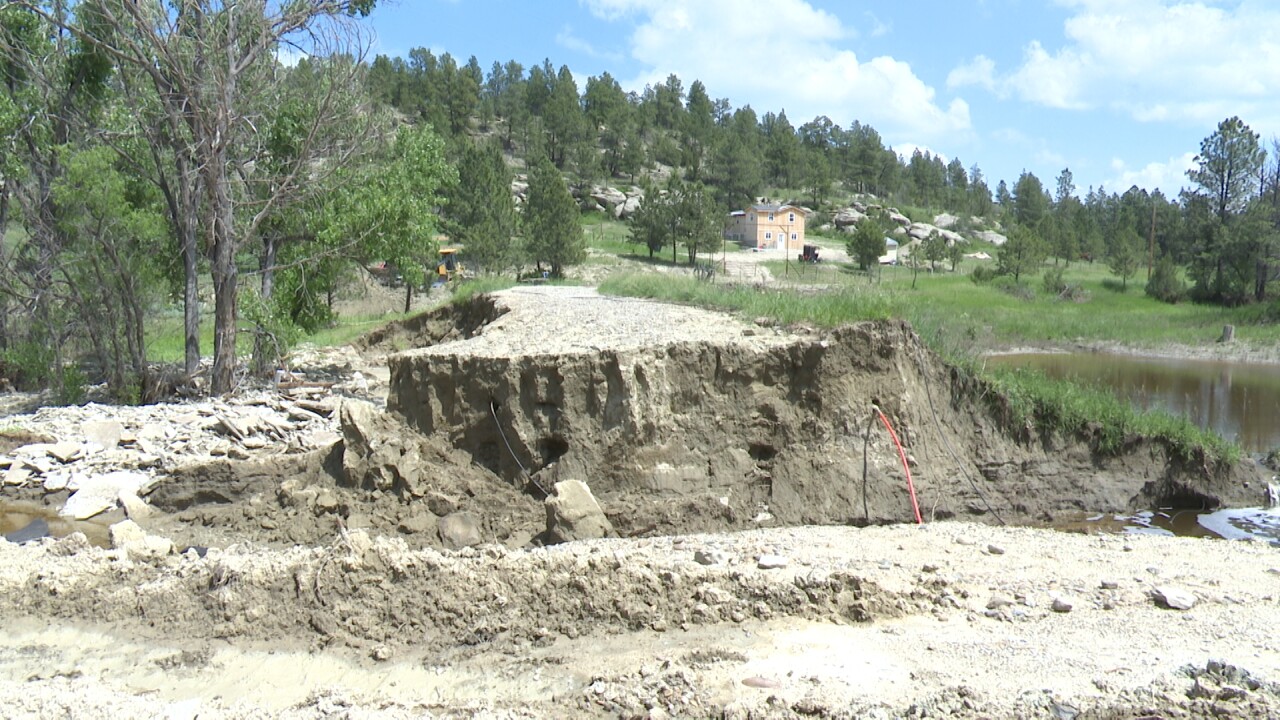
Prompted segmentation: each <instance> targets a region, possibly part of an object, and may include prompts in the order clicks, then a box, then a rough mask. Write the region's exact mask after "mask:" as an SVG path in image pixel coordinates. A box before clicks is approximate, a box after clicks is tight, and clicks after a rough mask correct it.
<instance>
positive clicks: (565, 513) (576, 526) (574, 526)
mask: <svg viewBox="0 0 1280 720" xmlns="http://www.w3.org/2000/svg"><path fill="white" fill-rule="evenodd" d="M546 508H547V534H548V535H549V536H550V537H551V539H552V541H554V542H571V541H573V540H589V539H594V538H602V537H606V536H608V535H611V534H612V533H613V525H612V524H610V523H609V519H608V518H606V517H605V516H604V511H603V510H601V509H600V503H598V502H596V498H595V496H594V495H592V494H591V488H589V487H587V484H586V483H584V482H582V481H581V480H562V481H560V482H558V483H556V485H555V491H554V494H553V495H552V496H551V497H549V498H547V500H546Z"/></svg>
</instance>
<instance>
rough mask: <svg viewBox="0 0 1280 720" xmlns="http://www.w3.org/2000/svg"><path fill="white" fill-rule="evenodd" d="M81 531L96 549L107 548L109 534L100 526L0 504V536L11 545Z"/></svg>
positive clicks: (44, 510) (32, 507)
mask: <svg viewBox="0 0 1280 720" xmlns="http://www.w3.org/2000/svg"><path fill="white" fill-rule="evenodd" d="M73 532H82V533H84V534H85V536H86V537H88V538H89V542H90V543H93V544H94V545H97V546H98V547H110V546H111V543H110V531H109V530H108V529H107V526H106V525H105V524H102V523H96V522H92V521H78V520H70V519H68V518H64V517H62V516H60V515H58V514H57V513H56V512H53V511H52V510H51V509H49V508H46V507H43V506H41V505H36V504H33V503H21V502H0V536H2V537H4V539H5V540H8V541H9V542H11V543H24V542H30V541H32V540H39V539H40V538H45V537H54V538H60V537H66V536H67V535H70V534H71V533H73Z"/></svg>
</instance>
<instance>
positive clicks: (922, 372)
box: [915, 346, 1006, 525]
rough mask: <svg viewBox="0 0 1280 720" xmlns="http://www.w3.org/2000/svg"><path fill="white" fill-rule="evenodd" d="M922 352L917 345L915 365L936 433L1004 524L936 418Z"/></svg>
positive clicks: (995, 516)
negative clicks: (918, 369)
mask: <svg viewBox="0 0 1280 720" xmlns="http://www.w3.org/2000/svg"><path fill="white" fill-rule="evenodd" d="M922 352H923V351H922V350H921V348H920V347H919V346H917V347H916V352H915V356H916V365H917V366H918V367H919V368H920V382H921V383H922V384H924V394H925V397H926V398H928V399H929V414H931V415H932V416H933V425H934V427H935V428H937V430H938V435H940V436H942V444H943V445H944V446H945V447H946V448H947V452H948V453H949V454H950V455H951V459H952V460H954V461H955V463H956V466H957V467H959V468H960V474H962V475H964V477H965V479H966V480H968V481H969V486H970V487H972V488H973V491H974V492H975V493H977V494H978V499H980V500H982V504H983V506H984V507H986V508H987V512H989V513H991V515H992V517H994V518H995V519H996V520H998V521H999V522H1000V524H1001V525H1005V524H1006V523H1005V521H1004V518H1002V517H1000V513H998V512H996V509H995V508H993V507H991V503H990V502H989V501H988V500H987V496H986V495H985V494H984V493H983V492H982V489H981V488H979V487H978V483H977V482H975V481H974V479H973V476H972V475H970V474H969V471H968V470H967V469H966V468H965V464H964V462H962V461H961V460H960V456H959V455H958V454H957V453H956V451H955V448H953V447H951V440H950V439H949V438H948V437H947V434H946V433H945V432H943V430H942V423H941V422H940V421H939V420H938V411H937V409H936V408H934V405H933V391H932V390H930V389H929V378H928V377H927V376H926V374H925V370H924V358H922V357H921V353H922Z"/></svg>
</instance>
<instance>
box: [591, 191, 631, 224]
mask: <svg viewBox="0 0 1280 720" xmlns="http://www.w3.org/2000/svg"><path fill="white" fill-rule="evenodd" d="M591 198H592V199H593V200H595V201H596V202H598V203H600V207H602V208H604V209H606V210H608V211H609V212H611V213H613V214H614V216H615V217H616V216H617V214H618V206H620V205H622V204H624V203H626V202H627V196H626V195H625V194H624V193H623V192H622V191H621V190H619V189H618V188H613V187H595V188H592V189H591Z"/></svg>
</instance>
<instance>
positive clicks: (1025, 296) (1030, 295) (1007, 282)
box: [991, 275, 1036, 300]
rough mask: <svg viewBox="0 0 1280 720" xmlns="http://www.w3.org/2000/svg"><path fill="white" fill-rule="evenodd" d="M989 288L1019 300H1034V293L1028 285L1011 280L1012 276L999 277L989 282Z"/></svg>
mask: <svg viewBox="0 0 1280 720" xmlns="http://www.w3.org/2000/svg"><path fill="white" fill-rule="evenodd" d="M991 287H993V288H995V289H997V290H999V291H1000V292H1003V293H1008V294H1009V295H1012V296H1014V297H1016V298H1018V299H1019V300H1034V299H1035V298H1036V291H1035V290H1032V289H1031V287H1030V286H1029V285H1024V284H1023V283H1020V282H1018V281H1017V280H1014V279H1013V276H1012V275H1000V276H999V277H997V278H996V279H995V280H992V281H991Z"/></svg>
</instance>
